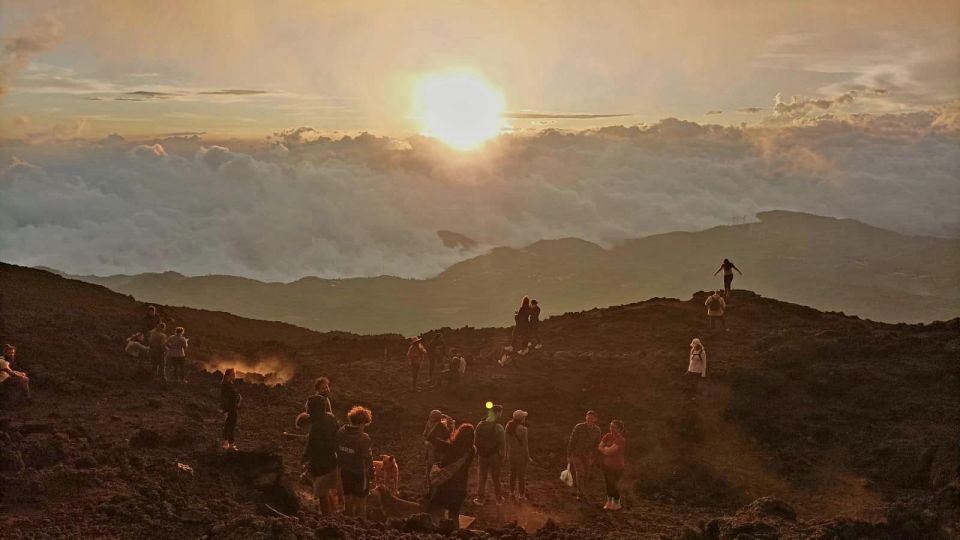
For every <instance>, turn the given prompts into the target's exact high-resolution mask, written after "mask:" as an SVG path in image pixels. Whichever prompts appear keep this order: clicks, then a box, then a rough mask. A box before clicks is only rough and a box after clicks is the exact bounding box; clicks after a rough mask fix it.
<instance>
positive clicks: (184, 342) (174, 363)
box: [164, 326, 190, 383]
mask: <svg viewBox="0 0 960 540" xmlns="http://www.w3.org/2000/svg"><path fill="white" fill-rule="evenodd" d="M183 333H184V329H183V327H182V326H178V327H177V328H176V330H174V331H173V335H172V336H170V338H169V339H167V342H166V343H164V349H165V352H166V357H167V358H169V359H170V365H171V367H172V368H173V380H175V381H177V382H178V383H185V382H187V379H186V377H184V376H183V368H184V365H185V364H186V362H187V347H188V346H189V341H190V340H188V339H187V338H186V337H185V336H184V335H183Z"/></svg>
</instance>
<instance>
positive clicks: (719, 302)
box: [704, 291, 728, 331]
mask: <svg viewBox="0 0 960 540" xmlns="http://www.w3.org/2000/svg"><path fill="white" fill-rule="evenodd" d="M722 293H723V291H717V292H715V293H713V294H711V295H710V296H708V297H707V301H706V302H704V305H705V306H707V318H709V319H710V329H711V330H713V327H714V321H715V320H719V321H720V325H721V326H723V329H724V330H725V331H726V330H728V329H727V320H726V319H725V318H724V316H723V313H724V310H725V309H726V307H727V302H726V301H725V300H724V299H723V296H722Z"/></svg>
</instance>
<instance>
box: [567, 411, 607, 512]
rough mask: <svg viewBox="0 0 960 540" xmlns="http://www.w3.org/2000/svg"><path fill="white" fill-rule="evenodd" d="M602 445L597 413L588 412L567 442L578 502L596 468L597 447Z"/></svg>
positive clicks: (574, 428) (568, 460) (568, 457)
mask: <svg viewBox="0 0 960 540" xmlns="http://www.w3.org/2000/svg"><path fill="white" fill-rule="evenodd" d="M598 444H600V426H598V425H597V413H595V412H594V411H587V415H586V417H585V418H584V421H583V422H580V423H579V424H577V425H576V426H574V427H573V431H572V432H570V439H569V440H568V441H567V463H569V464H570V472H571V473H573V489H574V491H575V494H576V497H577V500H580V499H582V498H583V488H584V486H585V485H586V484H587V482H588V481H589V480H590V472H591V471H592V470H593V468H594V467H595V466H596V463H597V457H598V456H599V455H600V454H599V452H598V451H597V445H598Z"/></svg>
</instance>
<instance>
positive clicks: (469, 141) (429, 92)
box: [415, 74, 504, 150]
mask: <svg viewBox="0 0 960 540" xmlns="http://www.w3.org/2000/svg"><path fill="white" fill-rule="evenodd" d="M415 106H416V115H417V117H418V118H419V119H420V122H421V124H422V133H423V134H424V135H427V136H430V137H436V138H438V139H440V140H441V141H443V142H445V143H447V144H449V145H450V146H452V147H454V148H458V149H460V150H469V149H471V148H476V147H478V146H480V145H481V144H483V143H484V141H487V140H489V139H492V138H493V137H496V136H497V135H498V134H499V133H500V128H501V127H502V124H503V107H504V105H503V96H502V95H500V93H499V92H497V91H496V90H495V89H494V88H493V87H491V86H490V85H489V84H488V83H487V82H486V81H485V80H483V79H482V78H480V77H477V76H476V75H469V74H453V75H436V76H431V77H427V78H425V79H424V80H422V81H421V82H420V84H419V85H418V86H417V91H416V104H415Z"/></svg>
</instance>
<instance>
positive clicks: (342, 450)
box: [337, 425, 373, 474]
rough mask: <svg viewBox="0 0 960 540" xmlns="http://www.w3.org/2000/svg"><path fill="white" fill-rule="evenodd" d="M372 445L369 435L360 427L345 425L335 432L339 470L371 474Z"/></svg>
mask: <svg viewBox="0 0 960 540" xmlns="http://www.w3.org/2000/svg"><path fill="white" fill-rule="evenodd" d="M372 445H373V443H372V441H371V440H370V435H367V434H366V433H365V432H364V431H363V428H362V427H360V426H354V425H347V426H343V427H342V428H340V430H339V431H338V432H337V462H338V463H339V464H340V468H341V469H343V470H346V471H349V472H352V473H355V474H372V472H373V455H372V454H371V453H370V447H371V446H372Z"/></svg>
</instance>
